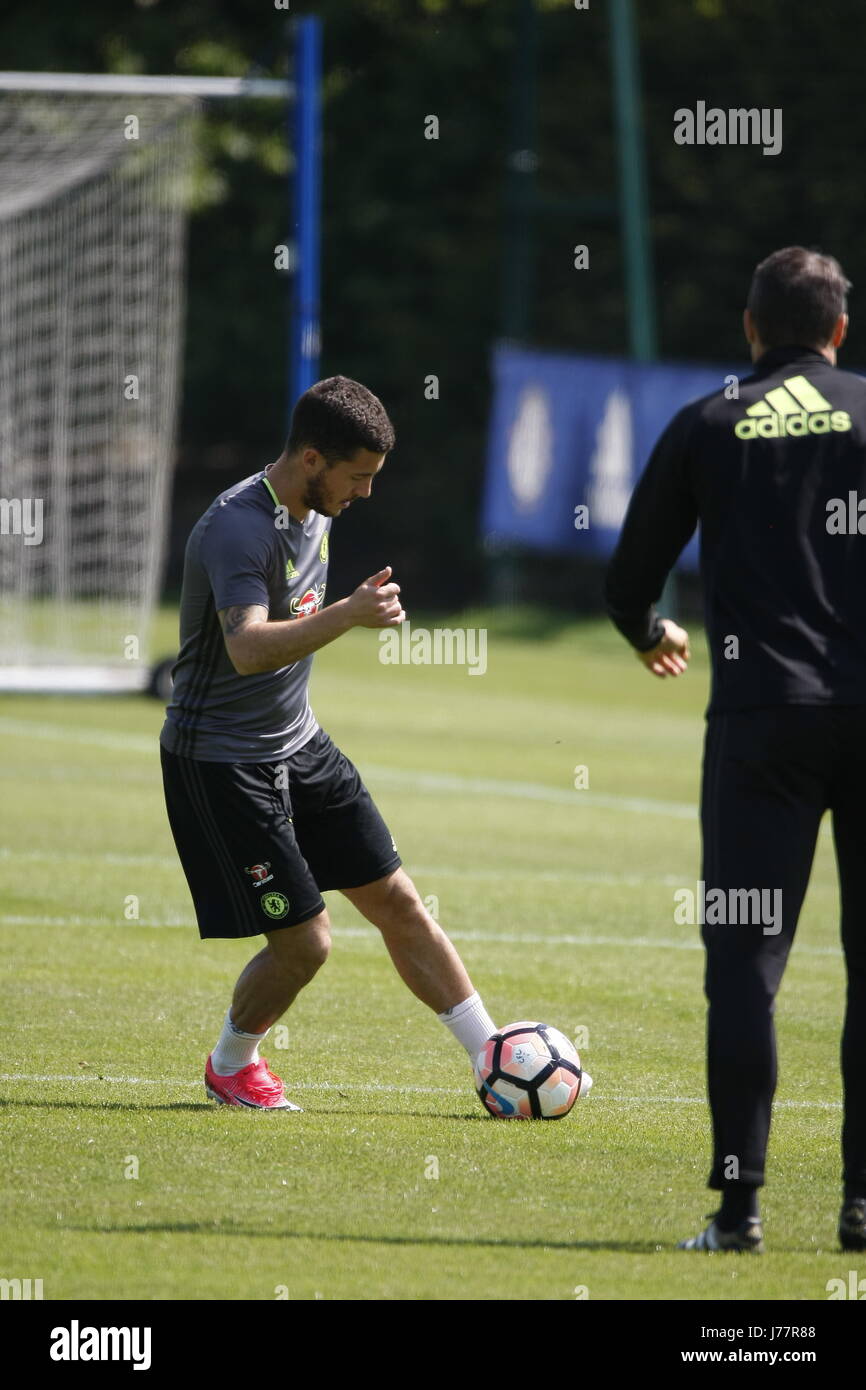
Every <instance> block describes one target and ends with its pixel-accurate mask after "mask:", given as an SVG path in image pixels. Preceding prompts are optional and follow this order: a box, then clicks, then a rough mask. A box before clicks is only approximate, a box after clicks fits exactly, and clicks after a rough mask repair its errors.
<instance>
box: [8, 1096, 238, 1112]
mask: <svg viewBox="0 0 866 1390" xmlns="http://www.w3.org/2000/svg"><path fill="white" fill-rule="evenodd" d="M4 1105H5V1106H8V1107H9V1109H10V1110H11V1109H16V1108H18V1107H21V1108H24V1107H29V1108H30V1109H32V1110H126V1111H139V1110H210V1109H212V1106H211V1105H210V1103H209V1102H208V1101H206V1100H202V1101H191V1100H176V1101H171V1102H169V1104H167V1105H148V1104H147V1103H146V1102H145V1103H144V1104H142V1105H132V1104H128V1103H127V1102H125V1101H122V1100H106V1101H103V1102H100V1101H97V1100H10V1099H9V1098H8V1097H6V1096H0V1106H4Z"/></svg>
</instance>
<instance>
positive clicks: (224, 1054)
mask: <svg viewBox="0 0 866 1390" xmlns="http://www.w3.org/2000/svg"><path fill="white" fill-rule="evenodd" d="M270 1031H271V1030H270V1028H266V1029H265V1031H264V1032H263V1033H242V1032H241V1030H240V1028H236V1027H235V1025H234V1024H233V1023H232V1012H231V1009H229V1011H228V1013H227V1014H226V1016H225V1022H224V1023H223V1030H222V1032H221V1033H220V1036H219V1042H218V1043H217V1045H216V1047H215V1048H214V1050H213V1052H212V1053H211V1059H210V1064H211V1066H212V1067H213V1069H214V1071H215V1072H216V1074H217V1076H233V1075H234V1073H235V1072H237V1071H241V1070H242V1069H243V1068H244V1067H248V1066H249V1064H250V1062H257V1061H258V1060H259V1043H260V1042H262V1040H263V1039H264V1038H266V1037H267V1036H268V1033H269V1032H270Z"/></svg>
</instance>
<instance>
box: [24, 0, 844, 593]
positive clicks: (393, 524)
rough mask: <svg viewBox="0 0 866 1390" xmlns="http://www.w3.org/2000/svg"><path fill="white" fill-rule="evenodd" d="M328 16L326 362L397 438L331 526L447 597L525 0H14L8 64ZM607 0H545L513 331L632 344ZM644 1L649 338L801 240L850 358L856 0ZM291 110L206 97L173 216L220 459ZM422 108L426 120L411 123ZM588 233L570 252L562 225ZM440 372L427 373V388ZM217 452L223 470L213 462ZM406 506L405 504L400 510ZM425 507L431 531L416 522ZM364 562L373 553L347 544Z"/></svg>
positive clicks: (269, 381)
mask: <svg viewBox="0 0 866 1390" xmlns="http://www.w3.org/2000/svg"><path fill="white" fill-rule="evenodd" d="M304 8H307V9H309V10H314V11H315V13H318V14H320V15H321V16H322V17H323V20H324V33H325V73H326V76H325V82H324V92H323V102H324V149H323V154H324V209H323V212H324V222H323V358H322V371H323V374H329V373H332V372H336V371H342V372H346V373H348V374H350V375H353V376H357V377H359V378H360V379H361V380H364V381H366V382H368V383H369V384H370V386H371V387H372V388H373V389H374V390H376V391H377V392H378V393H379V394H380V395H381V396H382V397H383V399H384V400H385V401H386V403H387V405H388V407H389V409H390V410H391V412H392V414H393V415H394V418H395V422H396V424H397V429H398V448H397V450H396V451H395V454H394V458H393V460H392V462H391V463H389V467H388V476H387V478H386V477H384V476H383V479H382V482H381V484H378V485H377V494H376V505H375V506H374V507H372V508H370V509H363V512H362V513H360V514H359V515H352V516H350V517H346V518H345V519H344V520H343V522H341V530H343V534H344V535H345V537H346V539H347V541H348V542H349V544H350V546H351V548H352V551H353V553H355V554H356V555H357V558H358V568H359V571H360V570H361V569H364V566H367V565H369V566H370V567H372V568H378V567H379V565H380V563H381V562H382V557H383V553H384V551H385V550H387V558H388V559H389V560H390V561H391V563H393V564H394V565H395V567H397V568H399V570H400V574H401V578H402V579H403V580H404V581H406V582H408V583H409V584H410V586H411V588H412V590H413V592H416V593H420V594H423V596H424V597H425V599H426V600H427V601H428V602H430V603H444V604H455V603H460V602H463V601H464V599H465V597H466V595H467V594H470V595H477V594H478V593H479V590H480V577H481V558H480V554H479V551H478V548H477V544H476V532H477V520H476V516H477V505H478V499H479V493H480V486H481V476H482V470H483V460H484V446H485V432H486V423H487V414H488V399H489V398H488V362H489V353H490V348H491V345H492V343H493V342H494V340H495V339H496V338H497V336H498V335H499V334H501V332H502V324H503V308H502V305H503V299H504V294H505V290H506V285H505V283H504V280H505V265H506V262H505V256H504V248H505V245H506V240H507V237H508V234H509V228H510V227H511V225H512V224H513V215H514V209H513V206H512V205H511V204H510V203H509V201H508V197H507V193H506V170H507V156H508V152H509V148H510V141H511V136H510V129H511V122H512V118H513V111H512V95H511V93H512V83H513V74H514V68H515V60H516V58H518V57H519V56H520V55H521V51H522V50H521V49H520V45H519V43H518V40H517V34H518V16H519V13H520V12H521V10H522V9H523V3H522V0H495V2H494V0H351V3H347V0H321V3H320V4H317V5H316V6H315V7H313V6H306V7H305V6H304V5H303V4H301V5H298V6H293V8H292V11H291V14H290V15H287V14H286V13H285V12H282V11H276V10H274V9H272V8H271V7H269V6H268V5H262V4H261V3H259V0H219V2H218V3H210V2H209V3H205V0H176V2H175V3H173V4H172V5H171V6H169V5H168V4H166V3H164V0H158V2H157V3H151V4H147V5H143V4H135V5H132V6H126V7H123V9H122V11H118V7H117V5H116V4H115V3H114V0H90V3H88V4H87V5H86V6H84V7H67V6H64V7H49V8H48V9H47V10H46V11H45V12H44V13H41V14H40V20H39V24H38V25H35V24H34V23H33V22H32V7H31V6H30V5H27V4H24V3H23V0H19V3H17V4H11V5H10V4H7V6H6V7H5V9H4V13H3V17H2V19H0V42H2V44H3V49H4V52H6V53H7V54H8V55H9V56H8V58H7V60H6V61H7V64H8V65H9V66H17V67H21V68H39V69H42V68H59V69H70V70H78V71H89V70H93V71H100V70H103V69H106V70H110V71H127V72H136V71H143V72H174V71H178V72H191V73H203V72H215V73H234V74H243V73H245V72H248V71H251V70H255V71H257V72H263V73H267V74H274V75H278V74H283V73H285V72H286V70H287V69H286V64H287V44H288V41H289V39H288V35H289V31H290V26H291V21H292V18H293V17H294V16H296V15H297V14H298V13H301V12H302V11H303V9H304ZM609 8H610V7H609V6H607V5H605V4H603V3H600V0H599V3H595V2H593V3H591V4H590V7H589V9H588V10H576V9H575V8H574V5H573V3H572V0H539V4H538V45H539V51H538V64H539V66H538V83H537V131H538V137H537V154H538V170H537V175H536V180H535V183H536V190H537V193H538V197H539V202H538V212H537V215H536V217H535V218H534V222H533V234H532V245H531V249H530V252H529V255H528V263H529V275H530V281H529V295H530V321H529V328H528V336H529V338H530V340H531V341H532V342H534V343H537V344H538V345H539V346H542V347H544V348H548V349H553V350H563V351H579V352H601V353H623V352H625V351H626V348H627V342H628V318H627V309H628V306H627V304H626V301H625V292H624V266H623V257H622V246H621V238H620V235H619V229H618V227H617V225H616V223H615V221H612V220H611V219H610V218H609V217H605V216H602V215H600V214H599V213H597V212H593V211H592V208H591V206H588V205H587V204H586V203H585V202H583V203H580V202H579V201H578V200H586V199H590V200H591V199H595V200H607V202H608V203H610V204H612V205H613V206H615V205H616V199H617V196H618V193H617V158H618V152H617V147H616V142H615V134H614V111H613V102H612V92H611V67H610V51H609V33H608V15H609ZM633 8H634V11H635V14H636V16H637V20H638V24H639V39H640V66H641V73H642V83H643V93H644V107H643V109H644V116H645V139H646V150H647V159H648V182H649V203H650V211H651V232H652V261H653V266H654V270H655V280H656V288H657V297H658V319H659V344H658V346H659V352H660V354H661V355H662V356H664V357H667V358H675V359H676V358H683V359H687V358H697V359H704V360H719V359H727V360H737V359H738V358H740V357H742V356H744V353H743V347H742V339H741V329H740V322H739V307H740V305H741V304H742V301H743V298H744V296H745V291H746V287H747V284H748V279H749V276H750V274H751V270H752V269H753V267H754V265H755V263H756V262H757V261H758V260H759V259H760V258H761V257H763V256H764V255H766V254H767V253H768V252H769V251H770V250H772V249H773V248H774V247H776V246H779V245H783V244H787V243H789V242H791V241H797V242H802V243H804V244H807V245H818V246H820V247H822V248H824V249H828V250H831V251H833V252H834V253H835V254H837V255H838V256H839V258H840V259H841V260H842V262H843V265H845V267H846V269H847V270H848V273H849V277H850V278H851V279H852V280H853V281H854V285H855V298H854V300H853V309H854V317H853V321H852V326H851V332H850V337H849V343H848V346H847V347H846V349H845V352H844V356H843V362H847V363H851V364H858V363H861V362H863V361H864V359H866V329H864V327H863V324H862V321H861V320H860V318H859V317H858V314H857V300H856V293H857V286H858V285H860V284H861V283H862V282H863V280H864V274H866V249H864V246H863V242H862V238H861V237H860V236H859V227H860V209H859V179H858V173H857V171H858V170H859V168H860V165H861V164H862V155H863V148H862V145H863V141H862V132H861V130H860V125H859V123H858V121H857V118H856V113H857V111H859V108H860V100H861V88H862V73H861V66H862V65H861V61H860V53H861V50H862V47H863V39H864V37H866V11H864V10H863V7H862V4H861V3H860V0H836V3H835V4H834V5H833V6H832V10H831V11H829V12H828V10H827V7H821V6H813V5H811V4H806V3H804V0H799V2H798V3H796V4H791V3H790V2H789V0H764V3H762V4H761V5H759V6H758V5H755V4H754V0H687V2H685V3H684V0H654V3H653V4H652V5H644V4H635V5H634V6H633ZM699 99H700V100H705V101H706V102H707V103H708V104H711V105H712V104H715V105H720V106H723V107H729V106H748V105H757V106H769V107H781V108H782V110H783V114H784V148H783V151H782V153H781V154H780V155H778V156H776V157H766V156H763V155H762V154H761V152H760V150H759V149H755V148H743V147H741V148H724V147H720V148H707V147H693V148H688V147H683V146H678V145H675V144H674V141H673V138H672V129H673V113H674V111H675V110H676V109H677V107H679V106H682V105H688V106H693V105H694V103H695V102H696V101H697V100H699ZM284 114H285V113H284V112H283V111H281V110H280V109H279V105H278V104H277V105H274V104H273V103H268V102H257V103H247V104H245V105H244V107H243V108H240V107H239V106H232V107H227V106H224V105H221V104H219V103H209V104H208V106H207V109H206V113H205V120H204V122H203V125H202V131H201V136H200V144H199V153H198V165H197V174H196V181H195V203H194V207H195V214H194V217H193V220H192V226H191V237H190V251H191V257H190V287H189V288H190V293H189V301H188V302H189V320H188V322H189V332H188V339H187V359H186V376H185V386H184V415H183V428H182V434H183V443H184V462H185V464H186V466H187V467H188V468H189V469H190V470H195V471H197V472H199V473H200V472H201V469H202V466H203V465H204V463H205V462H206V461H208V460H210V459H213V458H220V459H223V460H225V461H226V467H227V468H228V467H229V466H231V467H234V469H235V473H236V474H237V473H238V472H240V471H249V470H250V469H251V468H252V467H256V466H258V465H259V464H260V463H261V462H262V460H263V458H267V459H270V458H271V457H273V456H274V455H275V453H276V452H277V450H278V447H279V444H280V442H281V439H282V436H283V433H284V428H285V424H286V373H287V365H286V346H287V341H286V340H287V327H286V311H287V303H288V288H289V287H288V283H287V281H286V279H285V277H282V276H281V275H280V274H279V273H278V272H276V271H275V270H274V268H273V257H274V247H275V246H276V245H277V244H280V243H283V242H285V241H286V240H288V239H290V236H291V231H292V229H291V225H290V214H289V208H288V204H287V191H286V181H285V174H286V172H287V166H288V167H289V168H290V166H291V159H292V155H291V152H290V153H289V155H288V156H286V154H285V151H284ZM431 114H435V115H436V116H437V117H438V119H439V125H440V129H439V138H438V140H427V139H425V138H424V127H425V118H426V117H427V116H428V115H431ZM577 243H586V244H588V245H589V247H590V252H591V260H590V271H589V272H588V273H585V272H580V273H578V272H575V270H574V269H573V264H572V260H573V257H572V248H573V246H574V245H575V244H577ZM431 374H435V375H437V376H438V377H439V399H438V401H435V402H433V401H429V400H426V399H425V396H424V383H425V379H426V378H427V377H428V376H429V375H431ZM228 480H229V479H228V478H227V477H225V476H224V475H222V474H221V475H219V476H217V474H216V473H214V474H213V481H214V487H213V489H212V490H214V491H215V490H216V484H217V483H219V485H220V486H223V485H225V483H226V482H227V481H228ZM406 518H411V519H412V521H411V525H408V526H407V525H406V524H405V519H406ZM419 521H423V524H424V529H425V534H426V535H428V536H430V537H431V538H435V541H434V542H432V543H431V544H430V545H428V546H419V545H418V544H417V542H416V536H415V531H416V527H417V524H418V522H419ZM365 572H366V570H365Z"/></svg>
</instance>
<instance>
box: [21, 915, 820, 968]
mask: <svg viewBox="0 0 866 1390" xmlns="http://www.w3.org/2000/svg"><path fill="white" fill-rule="evenodd" d="M0 926H7V927H37V926H43V927H98V928H100V929H102V928H105V927H130V926H136V927H144V928H146V929H147V930H148V931H166V930H176V929H178V928H182V929H184V930H188V931H192V930H194V928H195V922H193V921H192V920H191V919H189V920H188V919H183V920H180V919H178V918H168V919H165V920H161V921H146V922H141V921H134V920H133V921H126V920H124V921H120V920H119V919H117V920H112V919H110V918H107V917H106V918H93V917H36V916H32V917H25V916H17V915H13V914H6V915H2V914H0ZM331 926H332V927H333V931H334V935H335V937H336V939H337V940H338V941H342V940H352V939H356V940H361V941H378V940H379V938H380V933H379V932H378V931H377V930H376V928H375V927H348V926H341V925H340V924H339V923H335V922H332V923H331ZM446 930H447V932H448V936H449V937H450V939H451V940H452V941H469V942H474V943H476V944H481V945H483V944H484V943H485V942H490V943H491V944H492V945H503V946H617V947H620V948H624V949H626V950H632V949H636V950H664V951H702V950H703V949H704V948H703V943H702V942H701V941H700V940H698V939H697V938H696V937H692V938H689V939H686V940H681V939H680V938H678V937H656V938H654V937H651V936H596V935H590V934H587V935H583V936H577V935H574V934H561V933H558V934H556V935H546V934H544V933H542V932H482V931H463V930H461V928H460V927H453V928H451V927H447V926H446ZM251 939H252V938H251ZM794 951H795V952H796V954H797V955H800V956H834V957H840V958H841V955H842V948H841V946H806V945H801V944H800V943H799V942H795V944H794Z"/></svg>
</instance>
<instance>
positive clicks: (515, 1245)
mask: <svg viewBox="0 0 866 1390" xmlns="http://www.w3.org/2000/svg"><path fill="white" fill-rule="evenodd" d="M63 1230H64V1231H80V1232H82V1233H86V1234H87V1235H102V1236H151V1235H196V1236H242V1237H244V1238H247V1239H250V1238H252V1239H258V1240H261V1239H266V1240H313V1241H321V1242H322V1243H327V1242H328V1241H333V1242H336V1243H338V1244H341V1243H345V1244H350V1245H420V1246H442V1247H445V1248H446V1249H448V1248H453V1249H457V1250H464V1249H465V1250H473V1249H475V1248H477V1247H480V1248H485V1249H490V1250H613V1251H618V1252H620V1253H622V1254H627V1255H652V1254H655V1253H657V1252H656V1246H657V1244H658V1242H657V1241H650V1240H494V1239H492V1238H491V1237H489V1236H478V1237H473V1236H385V1235H375V1236H365V1235H350V1234H348V1233H346V1232H338V1233H335V1234H332V1235H328V1234H325V1233H324V1232H320V1231H260V1230H259V1231H257V1230H247V1229H246V1228H245V1227H243V1226H220V1225H219V1224H218V1223H216V1222H206V1221H167V1222H164V1223H160V1224H155V1225H152V1226H74V1225H72V1224H71V1223H70V1222H65V1223H64V1225H63Z"/></svg>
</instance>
